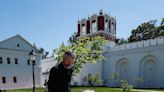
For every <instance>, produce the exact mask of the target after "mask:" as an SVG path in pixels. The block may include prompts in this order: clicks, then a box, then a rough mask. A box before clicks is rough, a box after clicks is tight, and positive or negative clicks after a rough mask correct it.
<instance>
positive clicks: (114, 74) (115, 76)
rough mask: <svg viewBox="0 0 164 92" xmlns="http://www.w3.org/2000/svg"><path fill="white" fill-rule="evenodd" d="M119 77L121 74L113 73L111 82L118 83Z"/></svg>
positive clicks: (110, 78)
mask: <svg viewBox="0 0 164 92" xmlns="http://www.w3.org/2000/svg"><path fill="white" fill-rule="evenodd" d="M119 76H120V74H119V73H112V74H111V75H110V77H109V80H111V81H112V82H116V81H118V80H119Z"/></svg>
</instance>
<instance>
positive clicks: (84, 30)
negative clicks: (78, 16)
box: [82, 25, 86, 35]
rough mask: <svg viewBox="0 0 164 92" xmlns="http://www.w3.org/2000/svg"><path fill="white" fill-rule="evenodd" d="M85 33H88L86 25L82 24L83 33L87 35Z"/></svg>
mask: <svg viewBox="0 0 164 92" xmlns="http://www.w3.org/2000/svg"><path fill="white" fill-rule="evenodd" d="M85 34H86V27H85V25H84V26H82V35H85Z"/></svg>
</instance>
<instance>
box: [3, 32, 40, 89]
mask: <svg viewBox="0 0 164 92" xmlns="http://www.w3.org/2000/svg"><path fill="white" fill-rule="evenodd" d="M31 50H34V52H35V53H36V55H37V57H36V61H35V79H36V80H35V81H36V87H40V86H41V67H40V61H41V53H40V52H39V51H38V49H37V48H36V47H35V46H33V45H31V44H30V43H29V42H28V41H26V40H25V39H24V38H22V37H21V36H20V35H16V36H13V37H11V38H8V39H6V40H4V41H1V42H0V89H2V90H4V89H19V88H32V83H33V82H32V63H31V61H30V60H29V52H30V51H31Z"/></svg>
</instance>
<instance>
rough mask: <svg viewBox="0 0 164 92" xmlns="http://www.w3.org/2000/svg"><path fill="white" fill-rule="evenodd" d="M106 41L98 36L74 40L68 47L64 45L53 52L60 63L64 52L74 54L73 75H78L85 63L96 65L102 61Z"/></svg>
mask: <svg viewBox="0 0 164 92" xmlns="http://www.w3.org/2000/svg"><path fill="white" fill-rule="evenodd" d="M107 42H108V41H107V40H105V39H104V38H102V37H100V36H96V37H92V38H91V37H84V38H81V39H76V40H74V41H73V42H71V44H70V45H65V44H64V43H63V44H62V45H61V46H60V47H59V48H56V49H55V50H54V51H53V54H56V55H57V57H56V60H57V61H58V62H60V61H62V58H63V54H64V52H65V51H72V52H73V53H74V54H75V56H76V57H75V63H74V74H76V73H79V72H80V69H81V68H82V65H83V64H85V63H96V62H97V61H100V60H102V59H105V58H104V56H103V53H104V49H103V47H104V46H105V45H106V43H107Z"/></svg>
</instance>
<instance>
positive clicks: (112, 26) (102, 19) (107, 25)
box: [76, 10, 116, 42]
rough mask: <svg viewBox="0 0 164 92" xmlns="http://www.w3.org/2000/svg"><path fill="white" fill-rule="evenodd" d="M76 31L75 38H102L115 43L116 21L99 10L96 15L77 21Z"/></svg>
mask: <svg viewBox="0 0 164 92" xmlns="http://www.w3.org/2000/svg"><path fill="white" fill-rule="evenodd" d="M77 30H78V31H77V35H76V37H77V38H81V37H84V36H91V37H93V36H103V37H105V38H106V39H107V40H109V41H112V42H115V39H116V19H115V17H113V16H111V15H109V14H107V13H104V12H103V11H102V10H100V11H99V13H98V14H93V15H91V16H88V18H83V19H82V20H78V23H77Z"/></svg>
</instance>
